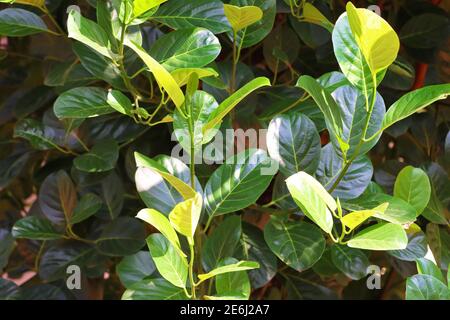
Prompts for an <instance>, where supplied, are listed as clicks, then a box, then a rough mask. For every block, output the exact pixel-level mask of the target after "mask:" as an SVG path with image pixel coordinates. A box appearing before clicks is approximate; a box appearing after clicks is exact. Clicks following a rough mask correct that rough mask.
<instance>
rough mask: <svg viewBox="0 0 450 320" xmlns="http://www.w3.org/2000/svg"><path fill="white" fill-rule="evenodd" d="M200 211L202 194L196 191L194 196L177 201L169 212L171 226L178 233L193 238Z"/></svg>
mask: <svg viewBox="0 0 450 320" xmlns="http://www.w3.org/2000/svg"><path fill="white" fill-rule="evenodd" d="M201 211H202V196H201V195H200V194H199V193H197V194H196V195H195V197H194V198H191V199H188V200H185V201H183V202H180V203H178V204H177V205H176V206H175V208H173V210H172V212H170V214H169V221H170V224H171V225H172V227H174V229H175V230H177V231H178V232H179V233H180V234H182V235H184V236H186V237H188V238H190V239H193V237H194V233H195V230H196V229H197V224H198V221H199V220H200V214H201Z"/></svg>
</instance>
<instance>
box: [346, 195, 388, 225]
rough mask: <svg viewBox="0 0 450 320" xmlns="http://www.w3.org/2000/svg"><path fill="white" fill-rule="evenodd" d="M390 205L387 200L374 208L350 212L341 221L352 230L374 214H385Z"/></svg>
mask: <svg viewBox="0 0 450 320" xmlns="http://www.w3.org/2000/svg"><path fill="white" fill-rule="evenodd" d="M388 206H389V203H388V202H385V203H383V204H381V205H379V206H377V207H375V208H373V209H368V210H360V211H353V212H350V213H349V214H346V215H345V216H344V217H343V218H342V219H341V223H342V224H343V225H344V226H345V227H347V228H348V229H349V230H348V231H351V230H353V229H355V228H356V227H357V226H359V225H360V224H361V223H363V222H364V221H366V220H367V219H369V218H370V217H372V216H373V215H375V214H377V215H383V214H384V212H385V211H386V209H387V207H388Z"/></svg>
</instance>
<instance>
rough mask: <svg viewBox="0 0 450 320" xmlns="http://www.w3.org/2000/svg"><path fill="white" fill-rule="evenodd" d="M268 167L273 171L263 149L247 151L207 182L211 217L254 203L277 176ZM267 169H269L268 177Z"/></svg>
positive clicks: (228, 160)
mask: <svg viewBox="0 0 450 320" xmlns="http://www.w3.org/2000/svg"><path fill="white" fill-rule="evenodd" d="M228 163H231V164H228ZM269 168H273V163H272V161H271V159H270V158H269V157H268V156H267V154H266V153H265V152H264V151H263V150H260V149H247V150H244V151H242V152H241V153H239V154H237V155H236V156H234V157H233V158H231V159H227V160H226V163H224V164H222V165H221V166H220V167H219V168H218V169H217V170H216V171H214V173H213V174H212V175H211V176H210V178H209V179H208V182H207V183H206V186H205V200H204V201H205V207H206V211H207V213H208V215H209V216H218V215H221V214H225V213H230V212H235V211H238V210H240V209H243V208H245V207H247V206H249V205H251V204H253V203H255V201H256V200H257V199H258V198H259V196H260V195H261V194H262V193H263V192H264V191H265V190H266V188H267V187H268V186H269V183H270V181H271V180H272V177H273V175H274V174H275V173H276V172H272V171H273V170H269ZM265 169H266V170H269V172H267V173H266V174H264V170H265Z"/></svg>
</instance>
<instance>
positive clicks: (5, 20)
mask: <svg viewBox="0 0 450 320" xmlns="http://www.w3.org/2000/svg"><path fill="white" fill-rule="evenodd" d="M46 31H49V30H48V28H47V26H46V25H45V23H44V21H43V20H42V19H41V18H40V17H39V16H38V15H36V14H35V13H33V12H30V11H27V10H24V9H20V8H7V9H3V10H1V11H0V35H2V36H8V37H23V36H28V35H32V34H36V33H40V32H46Z"/></svg>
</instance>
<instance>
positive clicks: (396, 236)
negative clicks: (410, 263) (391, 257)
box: [348, 223, 408, 250]
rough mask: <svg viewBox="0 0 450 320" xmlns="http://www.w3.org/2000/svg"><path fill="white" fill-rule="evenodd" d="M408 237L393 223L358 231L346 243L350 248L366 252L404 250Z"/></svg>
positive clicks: (378, 224)
mask: <svg viewBox="0 0 450 320" xmlns="http://www.w3.org/2000/svg"><path fill="white" fill-rule="evenodd" d="M407 244H408V237H407V236H406V232H405V230H404V229H403V228H402V226H400V225H397V224H393V223H377V224H375V225H373V226H370V227H367V228H366V229H364V230H362V231H360V232H359V233H357V234H356V235H355V236H353V237H352V239H350V240H349V241H348V246H349V247H351V248H360V249H366V250H400V249H405V248H406V246H407Z"/></svg>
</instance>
